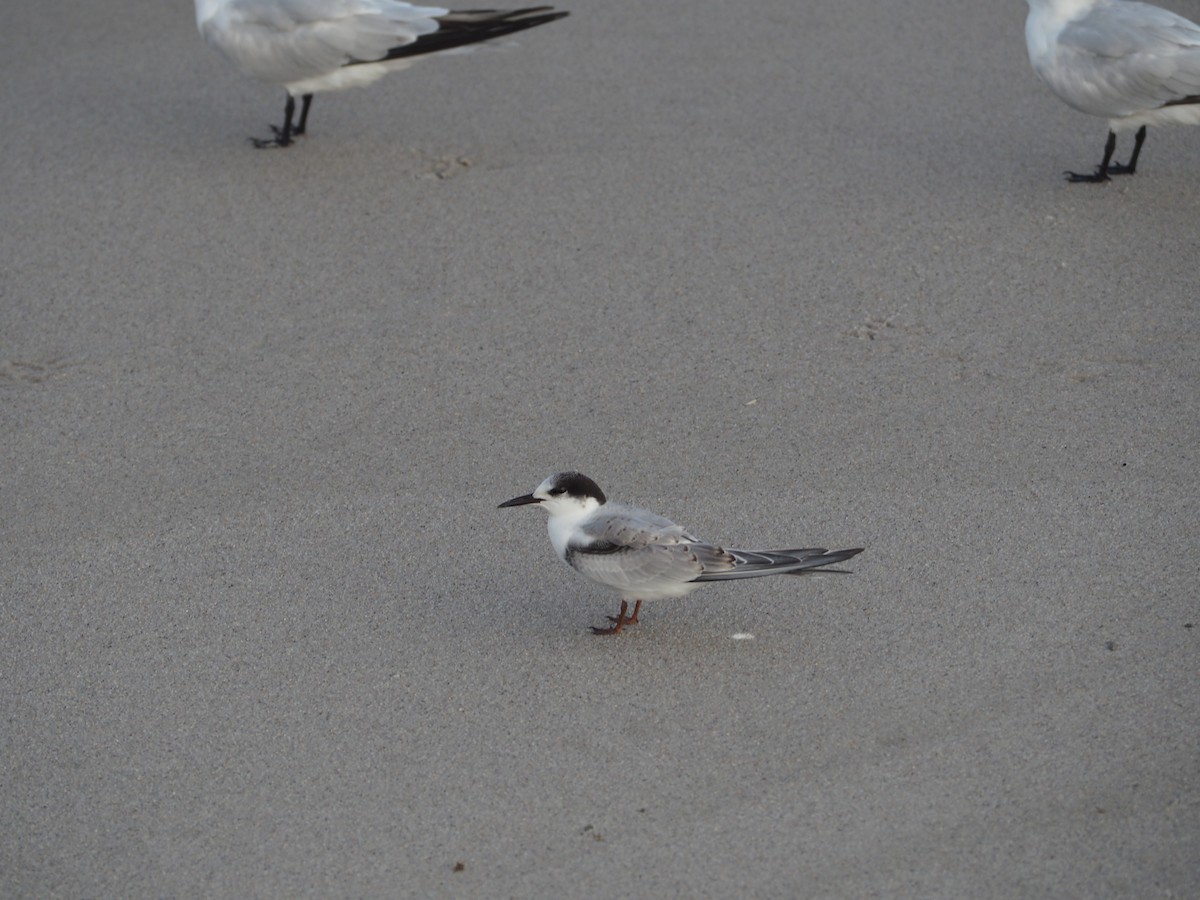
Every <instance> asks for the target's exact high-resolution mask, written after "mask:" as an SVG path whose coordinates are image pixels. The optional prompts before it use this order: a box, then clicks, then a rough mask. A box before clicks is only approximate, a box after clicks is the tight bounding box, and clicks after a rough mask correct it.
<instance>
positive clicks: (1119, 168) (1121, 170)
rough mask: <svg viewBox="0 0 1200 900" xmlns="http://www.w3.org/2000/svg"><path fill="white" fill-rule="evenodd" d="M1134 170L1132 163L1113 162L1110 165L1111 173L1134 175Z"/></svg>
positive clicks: (1109, 172)
mask: <svg viewBox="0 0 1200 900" xmlns="http://www.w3.org/2000/svg"><path fill="white" fill-rule="evenodd" d="M1134 171H1135V169H1134V167H1133V166H1132V165H1125V164H1124V163H1113V164H1112V165H1111V166H1109V167H1108V174H1109V175H1132V174H1133V173H1134Z"/></svg>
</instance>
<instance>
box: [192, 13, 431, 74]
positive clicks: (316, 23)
mask: <svg viewBox="0 0 1200 900" xmlns="http://www.w3.org/2000/svg"><path fill="white" fill-rule="evenodd" d="M443 12H445V10H443V9H442V8H440V7H418V6H411V7H410V6H407V5H406V4H377V3H376V4H369V3H363V2H361V0H328V2H325V0H234V2H232V3H230V4H229V5H228V6H227V7H226V8H225V10H224V11H223V12H222V13H221V14H219V15H217V16H214V17H213V18H211V19H209V20H208V21H207V22H205V23H203V24H202V25H201V26H200V31H201V32H202V33H203V35H204V37H205V39H206V40H208V42H209V43H211V44H213V45H214V46H216V47H217V48H218V49H219V50H221V51H222V52H223V53H225V54H226V55H227V56H228V57H229V58H230V59H231V60H232V61H233V62H234V63H235V64H237V65H238V67H239V68H241V69H242V71H244V72H246V74H248V75H251V76H253V77H255V78H259V79H261V80H262V81H266V82H271V83H276V84H287V83H289V82H292V81H300V80H303V79H305V78H311V77H313V76H315V75H319V74H322V73H324V72H332V71H333V70H335V69H337V68H338V67H340V66H342V65H345V64H346V63H347V62H349V61H351V60H374V59H381V58H382V57H384V56H386V55H387V53H388V51H389V50H391V49H392V48H393V47H396V46H398V45H402V44H409V43H412V42H413V41H415V40H417V38H419V37H420V36H421V35H423V34H430V33H432V32H435V31H437V29H438V23H437V21H436V20H435V19H434V18H433V16H434V15H439V14H441V13H443Z"/></svg>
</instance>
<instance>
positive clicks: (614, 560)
mask: <svg viewBox="0 0 1200 900" xmlns="http://www.w3.org/2000/svg"><path fill="white" fill-rule="evenodd" d="M534 503H536V504H540V505H541V506H542V508H543V509H545V510H546V512H547V513H549V514H550V518H549V521H548V523H547V527H548V528H549V531H550V543H551V544H552V545H553V546H554V551H555V552H556V553H557V554H558V557H559V559H561V560H562V561H563V562H565V563H566V564H567V565H569V566H570V567H571V568H572V569H574V570H575V571H576V572H578V573H579V574H580V575H583V576H584V577H585V578H590V579H591V580H592V581H594V582H596V583H597V584H601V585H603V586H605V587H608V588H612V589H613V590H615V591H618V592H619V593H620V594H621V611H620V612H619V613H618V614H617V615H615V616H609V617H608V619H609V621H610V622H612V623H613V624H612V625H611V626H609V627H607V628H595V627H593V628H592V631H593V632H594V633H595V634H619V633H620V632H621V630H622V629H624V627H625V626H626V625H633V624H636V623H637V620H638V613H639V612H641V609H642V601H643V600H657V599H659V598H661V597H682V596H683V595H684V594H688V593H691V592H692V591H694V590H695V589H696V588H698V587H700V586H701V585H702V584H704V583H705V582H709V581H730V580H733V579H737V578H757V577H758V576H760V575H802V574H804V573H805V572H808V571H810V570H812V569H816V568H819V567H821V566H828V565H830V564H832V563H839V562H842V561H844V560H847V559H849V558H850V557H852V556H855V555H857V554H859V553H862V550H863V548H862V547H857V548H855V549H853V550H833V551H830V550H825V549H824V548H816V547H811V548H807V549H803V550H726V549H724V548H722V547H718V546H717V545H716V544H710V543H708V542H707V541H702V540H700V539H699V538H698V537H696V536H694V535H692V534H689V533H688V532H687V531H685V530H684V529H683V528H681V527H680V526H679V525H676V524H675V523H674V522H672V521H671V520H670V519H664V518H663V517H662V516H659V515H655V514H654V513H652V512H649V511H647V510H644V509H639V508H638V507H636V506H625V505H623V504H619V503H610V502H609V501H608V498H606V497H605V496H604V491H602V490H600V486H599V485H597V484H596V482H594V481H592V479H590V478H588V477H587V476H586V475H581V474H579V473H578V472H559V473H558V474H556V475H551V476H550V477H549V478H547V479H546V480H545V481H543V482H542V483H541V484H540V485H538V486H537V489H536V490H534V491H533V493H531V494H523V495H522V496H520V497H513V498H512V499H511V500H506V501H504V502H503V503H501V504H500V506H499V508H500V509H503V508H505V507H508V506H524V505H526V504H534ZM826 571H839V570H837V569H829V570H826ZM631 600H632V601H633V602H634V604H635V605H634V607H633V613H632V615H631V614H630V613H629V602H630V601H631Z"/></svg>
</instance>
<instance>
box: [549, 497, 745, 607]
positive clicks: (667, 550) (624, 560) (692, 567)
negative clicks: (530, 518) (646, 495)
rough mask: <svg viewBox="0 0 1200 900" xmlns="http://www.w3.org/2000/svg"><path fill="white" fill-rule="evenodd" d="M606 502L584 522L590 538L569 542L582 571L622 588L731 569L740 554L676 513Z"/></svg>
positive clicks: (653, 586)
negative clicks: (675, 518) (705, 537)
mask: <svg viewBox="0 0 1200 900" xmlns="http://www.w3.org/2000/svg"><path fill="white" fill-rule="evenodd" d="M612 507H613V504H608V505H607V506H605V507H604V511H605V515H604V516H603V517H602V518H598V519H596V520H595V521H593V522H592V523H589V524H587V525H585V526H584V528H583V533H584V535H585V538H586V540H585V541H581V542H579V543H577V544H572V545H570V546H568V547H567V562H568V563H569V564H570V565H571V566H572V567H573V568H574V569H575V570H576V571H578V572H579V573H580V574H582V575H586V576H587V577H588V578H591V579H593V580H594V581H598V582H600V583H602V584H607V585H609V586H611V587H613V588H616V589H617V590H621V591H625V590H630V591H633V590H638V589H640V590H644V591H648V592H654V591H658V590H669V589H670V588H671V587H672V586H678V585H682V584H687V583H688V582H691V581H695V580H697V579H698V578H699V577H700V576H702V575H704V574H705V573H706V572H718V571H730V570H732V569H733V567H734V566H735V565H737V561H736V559H735V558H734V557H733V556H732V555H731V554H729V553H727V552H726V551H725V550H723V549H721V548H720V547H716V546H714V545H712V544H709V543H706V542H704V541H701V540H699V539H698V538H696V537H694V536H693V535H691V534H689V533H688V532H687V531H685V530H684V529H683V528H682V527H681V526H679V525H676V524H675V523H674V522H672V521H671V520H670V519H665V518H663V517H662V516H658V515H655V514H654V513H651V512H647V511H646V510H642V509H636V508H633V507H624V508H621V507H617V508H612Z"/></svg>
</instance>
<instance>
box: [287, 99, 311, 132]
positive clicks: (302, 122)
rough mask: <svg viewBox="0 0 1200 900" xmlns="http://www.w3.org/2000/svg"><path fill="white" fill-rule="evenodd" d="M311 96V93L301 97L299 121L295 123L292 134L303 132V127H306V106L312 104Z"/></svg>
mask: <svg viewBox="0 0 1200 900" xmlns="http://www.w3.org/2000/svg"><path fill="white" fill-rule="evenodd" d="M312 98H313V95H312V94H305V95H304V96H303V97H302V98H301V100H302V101H303V102H302V105H301V107H300V121H299V122H297V123H296V128H295V130H294V131H292V134H293V135H301V134H304V129H305V128H307V127H308V108H309V107H310V106H312Z"/></svg>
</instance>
